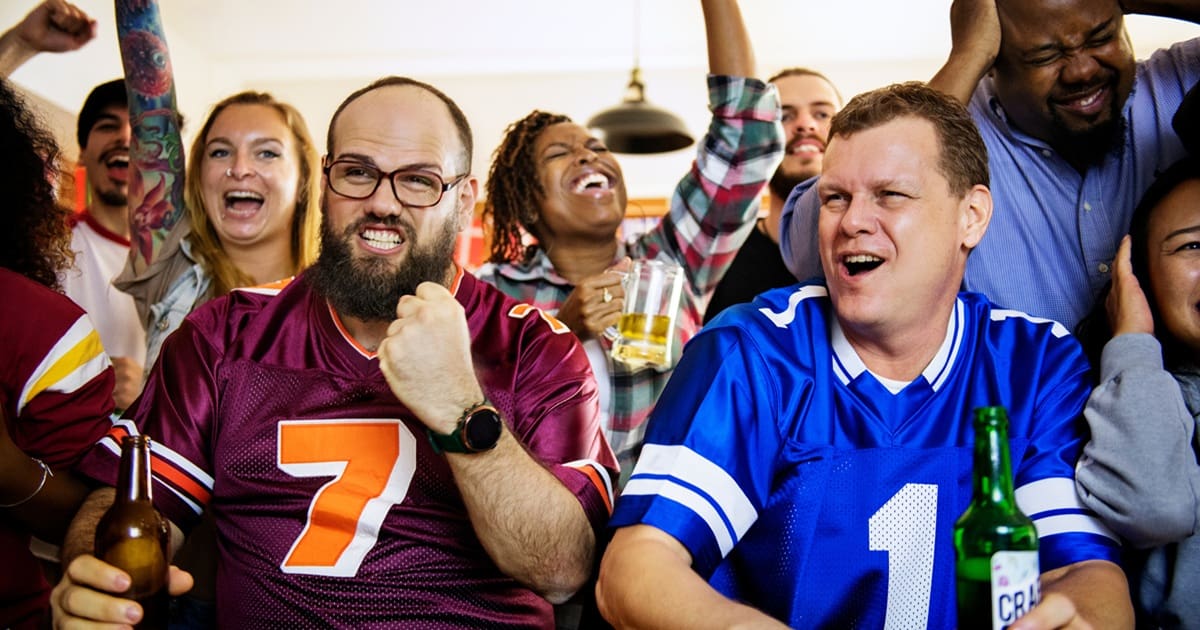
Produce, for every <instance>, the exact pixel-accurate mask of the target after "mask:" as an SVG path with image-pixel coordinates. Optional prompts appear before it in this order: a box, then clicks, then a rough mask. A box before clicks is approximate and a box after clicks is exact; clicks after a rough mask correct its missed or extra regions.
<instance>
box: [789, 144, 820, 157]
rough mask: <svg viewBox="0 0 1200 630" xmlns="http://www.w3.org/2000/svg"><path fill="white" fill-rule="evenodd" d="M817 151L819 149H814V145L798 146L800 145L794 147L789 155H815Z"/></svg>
mask: <svg viewBox="0 0 1200 630" xmlns="http://www.w3.org/2000/svg"><path fill="white" fill-rule="evenodd" d="M819 151H820V149H818V148H817V147H816V145H812V144H800V145H796V146H794V147H792V150H791V154H792V155H798V154H800V153H817V152H819Z"/></svg>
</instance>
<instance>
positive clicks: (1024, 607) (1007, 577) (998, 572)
mask: <svg viewBox="0 0 1200 630" xmlns="http://www.w3.org/2000/svg"><path fill="white" fill-rule="evenodd" d="M991 573H992V628H995V629H996V630H1001V629H1003V628H1007V627H1009V626H1010V625H1012V624H1013V623H1014V622H1015V621H1016V620H1017V619H1019V618H1020V617H1021V616H1022V615H1024V614H1025V613H1027V612H1029V610H1030V609H1031V608H1033V606H1034V604H1037V603H1038V600H1039V599H1040V598H1041V585H1040V583H1039V577H1040V574H1041V572H1040V571H1039V569H1038V552H1036V551H997V552H996V553H994V554H992V571H991Z"/></svg>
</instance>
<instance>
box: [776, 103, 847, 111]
mask: <svg viewBox="0 0 1200 630" xmlns="http://www.w3.org/2000/svg"><path fill="white" fill-rule="evenodd" d="M804 105H807V106H809V107H834V104H833V103H830V102H829V101H813V102H811V103H804ZM779 107H780V109H782V110H783V111H788V110H791V111H796V109H798V108H797V106H795V105H780V106H779Z"/></svg>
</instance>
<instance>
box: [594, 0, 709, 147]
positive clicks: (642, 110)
mask: <svg viewBox="0 0 1200 630" xmlns="http://www.w3.org/2000/svg"><path fill="white" fill-rule="evenodd" d="M640 6H641V5H640V4H639V3H638V2H635V3H634V19H633V73H632V76H630V78H629V85H628V86H627V87H626V88H625V99H624V100H623V101H622V102H621V104H620V105H617V106H615V107H610V108H608V109H606V110H604V111H601V112H600V113H598V114H596V115H595V116H592V118H591V119H590V120H588V123H587V126H588V127H589V128H591V129H593V130H595V132H596V134H597V135H598V136H599V138H600V139H601V140H602V141H603V142H604V144H606V145H608V148H609V150H610V151H615V152H617V153H665V152H667V151H675V150H677V149H682V148H684V147H686V146H688V145H689V144H691V143H692V142H693V140H692V136H691V134H689V133H688V130H687V126H686V125H684V124H683V120H681V119H680V118H679V117H678V116H676V115H675V114H672V113H671V112H669V111H667V110H665V109H663V108H661V107H656V106H654V105H651V104H650V103H648V102H646V84H645V83H642V69H641V68H640V67H639V64H638V43H639V41H638V40H639V39H640V36H641V33H640V32H639V28H638V26H639V24H638V22H639V20H638V17H639V13H640Z"/></svg>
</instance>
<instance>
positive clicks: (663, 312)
mask: <svg viewBox="0 0 1200 630" xmlns="http://www.w3.org/2000/svg"><path fill="white" fill-rule="evenodd" d="M623 284H624V288H625V307H624V309H623V310H622V311H621V319H620V322H619V323H618V324H617V330H616V334H615V335H614V337H613V339H612V342H613V344H612V352H611V354H612V358H613V359H615V360H617V361H620V362H622V363H625V364H626V365H628V366H629V367H632V368H639V367H643V366H650V367H655V368H660V369H666V368H669V367H671V362H672V360H673V357H674V351H675V343H676V340H675V318H676V316H677V315H678V312H679V299H680V295H681V293H682V292H683V267H680V266H679V265H677V264H675V263H673V262H670V261H665V260H639V261H636V262H634V263H633V267H632V269H630V271H629V273H628V274H626V275H625V279H624V281H623Z"/></svg>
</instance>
